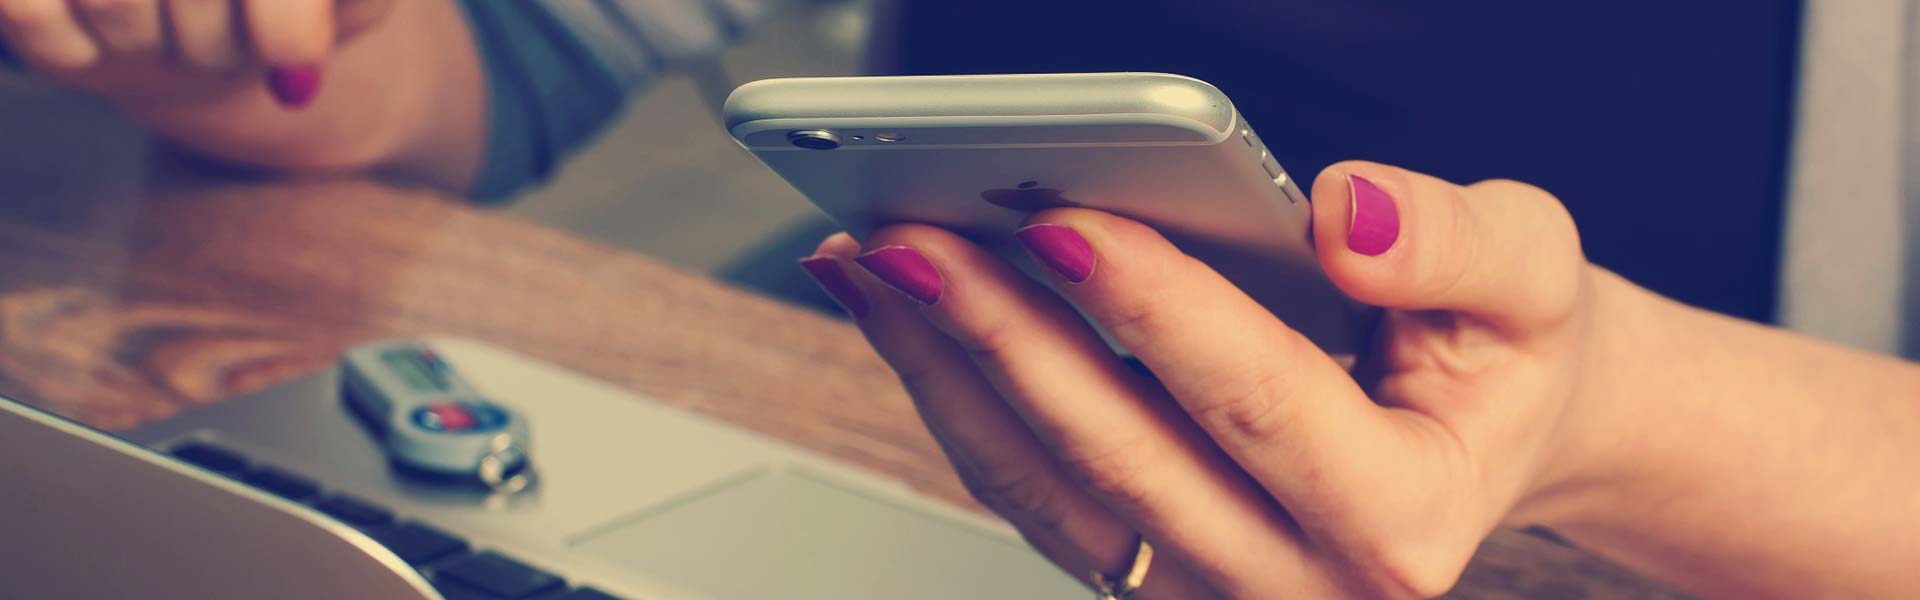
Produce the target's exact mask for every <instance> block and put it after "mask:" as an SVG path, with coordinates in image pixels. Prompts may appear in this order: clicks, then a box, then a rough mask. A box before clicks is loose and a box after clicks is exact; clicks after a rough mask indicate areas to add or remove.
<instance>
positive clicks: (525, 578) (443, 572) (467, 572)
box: [438, 552, 567, 600]
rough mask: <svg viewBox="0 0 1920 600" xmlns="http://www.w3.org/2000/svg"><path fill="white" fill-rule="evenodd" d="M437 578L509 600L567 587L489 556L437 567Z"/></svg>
mask: <svg viewBox="0 0 1920 600" xmlns="http://www.w3.org/2000/svg"><path fill="white" fill-rule="evenodd" d="M438 572H439V576H440V577H443V578H446V579H448V580H451V581H453V582H455V583H458V584H461V585H465V586H467V587H471V588H473V589H476V590H480V591H483V592H487V593H489V594H493V595H495V596H499V597H501V598H507V599H509V600H520V599H522V598H531V597H533V596H534V595H536V594H544V593H547V592H552V591H555V590H559V589H561V588H565V587H567V582H565V581H562V580H561V579H560V578H559V577H555V576H553V574H551V573H547V572H546V571H541V570H539V569H535V568H533V567H529V566H527V565H524V564H521V563H520V561H517V560H514V559H511V558H507V557H505V556H501V555H498V554H494V553H492V552H481V553H479V554H475V555H473V556H469V557H466V558H462V559H459V560H455V561H452V562H449V563H447V564H444V565H441V566H440V569H439V571H438Z"/></svg>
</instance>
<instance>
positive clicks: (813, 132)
mask: <svg viewBox="0 0 1920 600" xmlns="http://www.w3.org/2000/svg"><path fill="white" fill-rule="evenodd" d="M787 143H789V144H793V145H795V146H799V147H801V148H806V149H808V150H832V149H834V148H839V147H840V135H839V134H836V133H834V132H831V131H827V130H825V129H807V130H802V131H795V132H793V133H789V134H787Z"/></svg>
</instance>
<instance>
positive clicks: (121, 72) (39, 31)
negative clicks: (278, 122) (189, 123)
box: [0, 0, 394, 105]
mask: <svg viewBox="0 0 1920 600" xmlns="http://www.w3.org/2000/svg"><path fill="white" fill-rule="evenodd" d="M393 4H394V0H0V39H4V40H5V43H6V45H7V46H8V47H9V48H11V49H12V50H13V52H14V53H15V54H16V55H18V56H19V57H20V58H21V59H22V60H23V61H25V62H26V64H27V65H28V66H30V67H32V68H33V69H34V70H36V71H38V72H40V73H42V74H44V75H46V76H47V77H50V78H52V79H54V80H56V81H59V82H61V83H64V84H67V85H70V86H73V87H76V88H79V89H83V90H87V91H90V92H94V93H97V94H100V95H103V96H107V97H110V98H114V99H116V100H121V101H141V102H165V101H176V100H193V99H202V98H208V97H215V96H217V95H218V94H223V93H227V92H229V91H231V90H232V89H234V88H235V87H236V86H258V85H260V82H261V81H262V80H263V78H264V77H266V75H265V73H266V72H267V69H268V68H273V69H274V76H273V77H274V79H275V81H274V82H273V84H274V85H273V86H272V91H273V92H274V93H276V94H279V95H280V96H281V98H280V99H281V101H282V102H285V103H287V104H290V105H305V104H306V103H307V102H310V101H311V100H312V99H313V94H314V93H315V92H316V90H317V86H318V81H319V76H320V74H319V69H320V65H321V64H322V63H323V62H325V61H326V60H327V58H328V56H329V54H331V53H332V50H333V46H334V44H335V43H336V42H339V41H342V40H346V39H348V38H351V37H353V36H355V35H357V34H359V33H360V32H362V31H365V30H366V29H367V28H369V27H371V26H373V25H374V24H375V23H377V22H378V21H379V20H380V19H381V18H382V17H384V16H385V15H386V14H387V13H388V12H389V9H391V8H392V7H393Z"/></svg>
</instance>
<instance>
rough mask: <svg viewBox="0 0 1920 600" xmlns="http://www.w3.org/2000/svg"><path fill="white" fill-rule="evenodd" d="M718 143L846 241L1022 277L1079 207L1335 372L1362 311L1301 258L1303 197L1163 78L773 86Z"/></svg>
mask: <svg viewBox="0 0 1920 600" xmlns="http://www.w3.org/2000/svg"><path fill="white" fill-rule="evenodd" d="M725 116H726V126H727V129H728V131H729V132H730V133H732V135H733V137H734V139H735V140H737V141H739V142H740V144H741V145H742V146H744V147H746V149H747V150H748V151H750V152H752V153H753V155H754V156H756V157H758V158H759V159H760V160H761V162H764V163H766V165H767V166H768V167H770V168H772V169H773V170H774V171H775V172H777V173H779V174H780V176H781V177H784V178H786V180H787V182H789V183H791V184H793V187H795V188H797V189H798V190H799V191H800V193H802V194H804V195H806V197H807V198H808V199H809V200H811V201H812V202H813V203H814V204H815V205H818V206H819V207H820V209H821V210H823V211H825V212H826V213H827V215H828V216H829V217H831V218H832V219H833V220H834V221H836V222H838V223H839V224H840V225H841V226H842V227H845V228H846V229H847V230H848V231H849V232H850V233H852V234H853V235H854V237H855V238H863V237H864V236H866V235H867V234H868V233H870V232H872V231H873V230H874V229H875V228H877V227H880V226H883V225H887V224H892V223H902V222H917V223H926V224H932V225H938V226H941V227H944V228H947V229H949V230H952V231H955V232H957V233H960V234H962V235H965V236H968V237H969V238H971V239H973V240H975V241H977V242H979V243H981V244H983V245H985V246H987V247H989V248H992V249H994V250H995V251H996V252H999V253H1001V254H1002V255H1004V256H1007V257H1009V258H1010V259H1013V260H1015V261H1016V262H1017V263H1020V264H1022V267H1023V268H1026V269H1029V272H1033V271H1032V270H1031V269H1032V265H1031V264H1028V261H1027V259H1026V257H1025V253H1024V252H1021V251H1019V249H1018V246H1017V245H1016V244H1015V242H1014V241H1013V237H1012V235H1011V234H1012V233H1013V231H1014V230H1016V229H1018V228H1019V227H1020V225H1021V222H1022V220H1023V219H1025V218H1026V217H1027V216H1028V214H1029V213H1031V212H1033V211H1036V210H1043V209H1047V208H1054V207H1063V206H1078V207H1086V208H1092V209H1098V210H1103V211H1107V212H1111V213H1115V214H1119V215H1123V216H1126V217H1129V218H1132V219H1135V220H1138V221H1140V222H1142V223H1145V224H1147V225H1149V226H1151V227H1153V228H1155V229H1156V230H1158V231H1160V232H1161V233H1162V234H1164V235H1166V236H1167V237H1168V238H1169V239H1171V240H1172V241H1173V242H1174V243H1175V244H1176V245H1178V246H1179V247H1180V248H1181V249H1182V250H1184V251H1186V252H1187V253H1188V254H1190V255H1192V256H1194V257H1196V258H1199V259H1200V260H1201V261H1203V262H1205V263H1207V264H1208V265H1210V266H1212V267H1213V268H1214V269H1215V270H1217V271H1219V272H1220V273H1221V274H1223V275H1225V276H1226V277H1227V278H1228V279H1229V280H1231V281H1233V282H1234V284H1236V285H1238V286H1240V289H1241V290H1243V291H1245V292H1247V293H1248V294H1249V295H1251V296H1253V297H1254V298H1255V299H1256V300H1258V301H1260V302H1261V303H1262V304H1264V305H1265V306H1266V307H1267V308H1268V309H1269V310H1271V311H1273V313H1274V314H1275V315H1278V316H1279V317H1280V318H1281V319H1282V320H1284V321H1286V323H1287V324H1288V325H1290V326H1292V327H1294V328H1295V329H1297V330H1299V331H1301V332H1302V333H1305V334H1306V335H1307V337H1309V338H1311V339H1312V340H1314V342H1315V343H1318V344H1319V345H1320V347H1321V348H1322V349H1324V350H1326V351H1328V352H1329V353H1333V354H1347V355H1350V354H1353V353H1354V352H1355V351H1356V350H1357V349H1359V348H1361V347H1362V346H1363V345H1364V342H1365V337H1366V335H1367V333H1368V331H1369V330H1370V327H1371V320H1372V319H1371V315H1372V311H1370V310H1368V309H1366V308H1365V307H1362V306H1360V305H1358V304H1356V303H1355V302H1353V301H1352V300H1350V299H1348V298H1347V297H1346V296H1345V295H1343V294H1341V293H1340V292H1339V291H1338V290H1337V289H1335V288H1334V287H1333V285H1332V284H1331V282H1329V281H1328V280H1327V278H1326V276H1325V275H1324V274H1323V273H1322V272H1321V271H1320V268H1319V263H1318V262H1317V261H1315V259H1314V255H1313V244H1312V240H1311V238H1310V235H1311V229H1310V227H1309V225H1310V223H1311V218H1312V211H1311V210H1310V209H1309V207H1308V205H1307V196H1306V194H1303V193H1301V191H1300V187H1299V186H1298V185H1297V184H1296V183H1295V182H1294V180H1293V178H1292V177H1291V176H1290V175H1288V173H1287V172H1286V170H1284V169H1282V168H1280V165H1279V163H1277V162H1275V161H1274V159H1273V156H1272V154H1271V153H1269V152H1268V151H1267V147H1266V144H1265V143H1264V142H1263V141H1262V140H1261V139H1260V136H1259V135H1257V134H1255V133H1254V132H1253V128H1252V127H1251V126H1249V125H1248V124H1247V122H1246V120H1245V119H1243V118H1241V116H1240V113H1239V112H1238V111H1236V110H1234V107H1233V103H1232V102H1230V101H1228V100H1227V97H1226V95H1225V94H1222V93H1221V92H1220V90H1219V89H1216V88H1214V87H1213V86H1212V85H1209V84H1208V83H1206V82H1204V81H1200V80H1198V79H1194V78H1191V77H1183V76H1179V75H1167V74H1161V73H1086V74H1060V75H959V76H916V77H820V78H793V79H769V80H764V81H756V82H753V83H749V84H746V85H743V86H741V87H740V88H739V89H736V90H734V92H733V94H732V95H731V96H730V97H729V98H728V99H727V103H726V109H725Z"/></svg>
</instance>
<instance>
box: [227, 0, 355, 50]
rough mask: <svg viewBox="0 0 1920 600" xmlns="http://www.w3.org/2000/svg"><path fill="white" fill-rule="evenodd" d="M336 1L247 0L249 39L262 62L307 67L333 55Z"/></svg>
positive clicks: (243, 9) (246, 20) (245, 6)
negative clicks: (334, 7) (334, 5)
mask: <svg viewBox="0 0 1920 600" xmlns="http://www.w3.org/2000/svg"><path fill="white" fill-rule="evenodd" d="M333 3H334V0H245V4H243V5H242V12H244V13H245V15H246V18H245V24H246V28H247V39H248V40H249V41H251V42H252V43H253V50H254V52H255V53H257V54H258V56H259V58H260V61H261V62H264V63H266V64H267V65H269V66H274V67H307V66H311V65H317V64H320V63H321V62H324V61H326V59H327V55H329V54H331V53H332V52H333Z"/></svg>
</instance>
